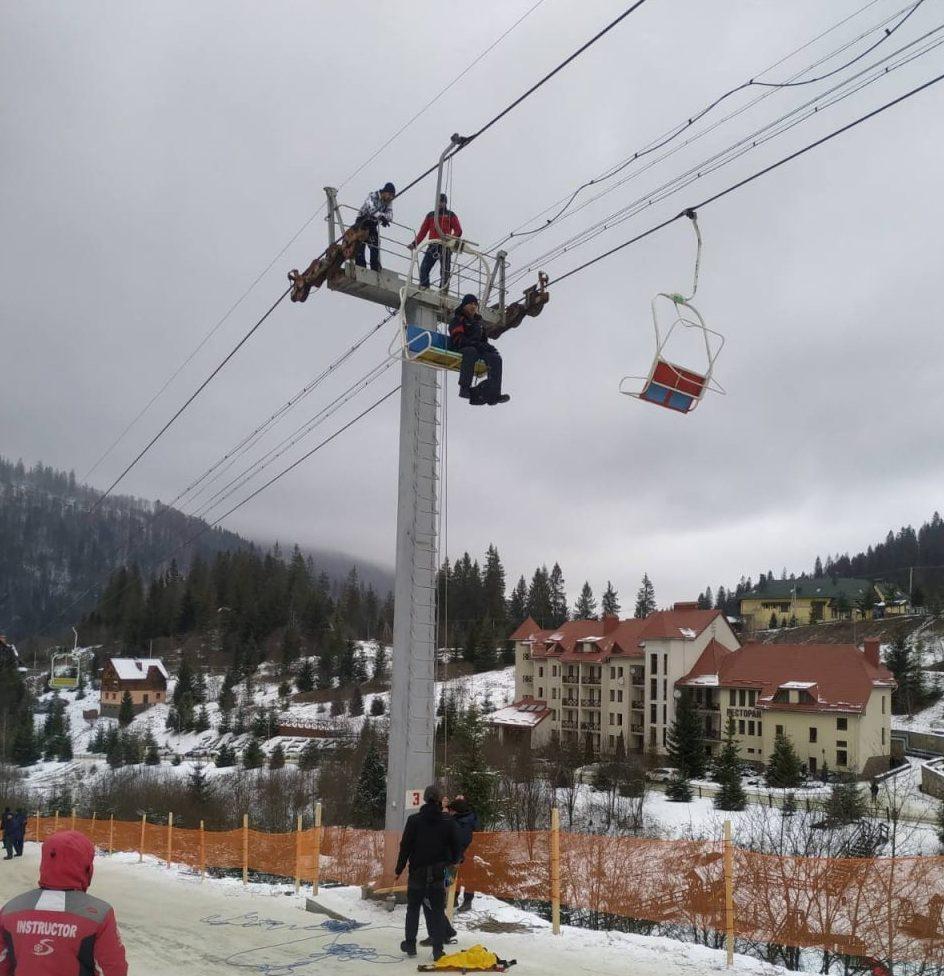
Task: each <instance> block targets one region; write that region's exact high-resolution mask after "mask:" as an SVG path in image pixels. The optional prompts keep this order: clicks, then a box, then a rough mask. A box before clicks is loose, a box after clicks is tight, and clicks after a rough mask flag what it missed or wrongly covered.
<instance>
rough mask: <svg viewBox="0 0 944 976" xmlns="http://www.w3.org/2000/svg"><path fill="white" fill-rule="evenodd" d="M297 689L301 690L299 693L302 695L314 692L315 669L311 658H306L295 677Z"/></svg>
mask: <svg viewBox="0 0 944 976" xmlns="http://www.w3.org/2000/svg"><path fill="white" fill-rule="evenodd" d="M319 670H320V660H319ZM295 687H296V688H297V689H298V690H299V692H302V693H305V692H308V691H313V690H314V687H315V669H314V668H313V667H312V663H311V658H308V657H306V658H305V659H304V660H303V661H302V663H301V664H300V665H299V668H298V671H297V673H296V675H295Z"/></svg>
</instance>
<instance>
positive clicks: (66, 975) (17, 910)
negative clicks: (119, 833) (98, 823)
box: [0, 830, 128, 976]
mask: <svg viewBox="0 0 944 976" xmlns="http://www.w3.org/2000/svg"><path fill="white" fill-rule="evenodd" d="M94 859H95V848H94V847H93V846H92V842H91V841H90V840H89V839H88V838H87V837H84V836H83V835H82V834H80V833H78V832H77V831H74V830H60V831H59V832H58V833H56V834H53V835H52V836H51V837H50V838H48V839H47V840H46V841H45V842H44V844H43V853H42V860H41V862H40V868H39V887H38V888H35V889H34V890H33V891H27V892H26V893H25V894H22V895H19V896H18V897H17V898H14V899H13V900H12V901H8V902H7V903H6V905H4V906H3V909H2V910H0V976H77V974H80V973H81V974H86V973H87V974H89V976H91V974H92V973H94V974H95V976H128V962H127V960H126V958H125V947H124V945H122V942H121V936H120V935H119V934H118V923H117V922H116V921H115V913H114V910H113V909H112V907H111V905H109V904H108V903H107V902H104V901H101V900H100V899H98V898H93V897H92V896H91V895H89V894H86V892H87V890H88V887H89V885H90V884H91V883H92V862H93V861H94Z"/></svg>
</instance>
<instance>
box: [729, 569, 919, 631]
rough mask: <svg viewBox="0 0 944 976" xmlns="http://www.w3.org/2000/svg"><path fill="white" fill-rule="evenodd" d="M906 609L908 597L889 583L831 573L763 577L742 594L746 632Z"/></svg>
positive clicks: (868, 618)
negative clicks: (830, 574)
mask: <svg viewBox="0 0 944 976" xmlns="http://www.w3.org/2000/svg"><path fill="white" fill-rule="evenodd" d="M907 609H908V601H907V599H906V598H905V597H904V595H903V594H902V593H901V592H900V591H899V590H898V589H897V588H896V587H894V586H892V585H889V584H886V583H873V582H872V581H871V580H865V579H837V578H833V577H830V576H819V577H810V576H801V577H799V578H798V579H789V580H766V581H765V582H764V583H762V584H761V585H759V586H757V587H755V588H754V589H753V590H751V591H750V592H749V593H745V594H744V596H742V597H741V617H742V619H743V620H744V626H745V630H746V632H747V633H754V632H755V631H758V630H767V629H769V628H773V627H796V626H801V625H803V624H811V623H819V622H821V621H827V622H828V621H832V620H853V619H854V620H863V619H867V620H871V619H872V617H873V616H876V617H878V616H888V615H891V614H892V613H895V614H898V613H903V612H905V611H906V610H907Z"/></svg>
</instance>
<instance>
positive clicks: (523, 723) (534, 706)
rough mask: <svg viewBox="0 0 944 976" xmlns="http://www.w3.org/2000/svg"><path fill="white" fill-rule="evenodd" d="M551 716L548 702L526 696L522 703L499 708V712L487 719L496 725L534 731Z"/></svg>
mask: <svg viewBox="0 0 944 976" xmlns="http://www.w3.org/2000/svg"><path fill="white" fill-rule="evenodd" d="M550 714H551V710H550V709H549V708H548V707H547V702H544V701H540V700H539V699H535V698H531V697H530V696H527V695H526V696H525V697H524V698H522V699H521V701H519V702H515V703H514V704H513V705H507V706H506V707H505V708H499V709H498V711H497V712H492V714H491V715H488V716H486V717H487V719H488V721H489V722H491V723H493V724H494V725H510V726H513V727H515V728H521V729H533V728H534V727H535V726H537V725H539V724H540V723H541V722H543V721H544V719H546V718H547V717H548V715H550Z"/></svg>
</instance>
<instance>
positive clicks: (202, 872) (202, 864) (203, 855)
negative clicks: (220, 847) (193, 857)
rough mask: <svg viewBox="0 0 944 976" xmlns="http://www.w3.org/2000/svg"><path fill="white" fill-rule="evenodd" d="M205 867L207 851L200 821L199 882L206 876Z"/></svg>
mask: <svg viewBox="0 0 944 976" xmlns="http://www.w3.org/2000/svg"><path fill="white" fill-rule="evenodd" d="M206 866H207V851H206V834H204V832H203V821H202V820H201V821H200V880H201V881H202V880H203V879H204V877H205V875H206Z"/></svg>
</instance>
